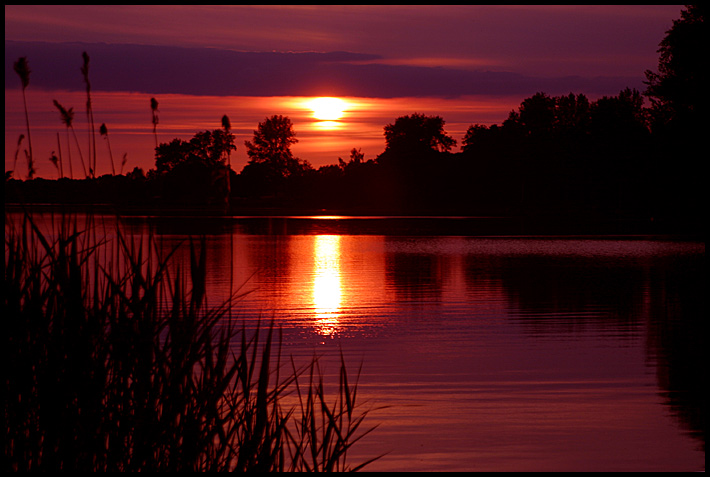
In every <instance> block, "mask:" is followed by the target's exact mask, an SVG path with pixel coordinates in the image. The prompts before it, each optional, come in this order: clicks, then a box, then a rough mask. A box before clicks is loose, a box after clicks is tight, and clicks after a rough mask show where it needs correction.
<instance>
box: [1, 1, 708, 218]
mask: <svg viewBox="0 0 710 477" xmlns="http://www.w3.org/2000/svg"><path fill="white" fill-rule="evenodd" d="M704 16H705V14H704V8H702V7H699V6H688V7H687V10H684V11H683V12H682V17H681V19H679V20H677V21H675V22H674V25H673V27H672V28H671V29H670V30H669V31H668V32H667V35H666V37H665V38H664V39H663V41H662V42H661V43H660V48H659V53H660V57H659V64H658V72H651V71H647V72H646V82H645V83H646V85H647V89H646V90H645V91H644V92H643V93H641V92H639V91H637V90H632V89H628V88H627V89H625V90H623V91H621V92H619V94H618V95H617V96H611V97H607V96H605V97H602V98H600V99H597V100H596V101H590V100H589V99H588V98H587V97H586V96H585V95H583V94H573V93H570V94H569V95H566V96H564V95H563V96H550V95H548V94H545V93H544V92H539V93H537V94H535V95H533V96H532V97H529V98H527V99H525V100H523V101H522V102H521V104H520V106H519V108H518V110H517V111H511V112H510V114H509V116H508V118H507V119H506V120H505V121H503V123H502V124H500V125H498V124H494V125H481V124H472V125H471V126H470V127H469V128H468V131H467V132H466V135H465V136H464V137H463V138H462V140H461V142H460V144H459V143H458V141H457V140H456V139H455V138H453V137H451V136H449V135H448V134H447V133H446V131H445V121H444V119H443V118H441V117H439V116H426V115H422V114H418V113H413V114H411V115H407V116H401V117H398V118H396V119H395V120H394V122H393V123H392V124H388V125H386V126H385V127H384V136H385V149H384V151H383V152H382V153H380V154H379V155H378V156H377V157H375V158H365V157H364V155H363V154H362V152H361V151H360V149H358V148H356V147H354V148H353V149H352V151H351V154H350V157H349V158H347V159H345V160H344V159H342V158H338V163H337V164H332V165H327V166H323V167H320V168H318V169H315V168H313V167H312V166H311V165H310V164H309V162H308V161H306V160H303V159H299V158H297V157H294V155H293V154H292V152H291V149H290V147H291V146H292V145H293V144H294V143H296V142H297V139H296V133H295V131H294V129H293V125H292V124H291V121H290V119H289V118H288V117H285V116H281V115H273V116H271V117H267V118H266V119H265V120H264V121H263V122H261V123H259V125H258V127H257V129H256V130H255V131H254V136H253V140H252V141H246V142H245V147H246V151H247V154H248V156H249V161H248V163H247V165H246V166H245V167H244V168H243V170H242V171H240V172H238V173H237V172H236V171H234V170H233V169H232V168H231V160H230V158H231V153H232V152H233V151H234V150H236V145H235V144H234V135H233V134H232V133H231V126H230V122H229V118H228V117H227V116H224V117H223V118H222V127H221V128H218V129H214V130H211V131H210V130H207V131H203V132H199V133H197V134H195V136H194V137H193V138H191V139H190V140H182V139H177V138H176V139H173V140H172V141H170V142H168V143H162V144H158V142H157V136H156V148H155V168H154V169H150V170H149V171H147V173H146V172H145V171H143V170H141V169H138V168H136V169H134V170H133V171H131V172H128V173H126V174H125V175H123V174H113V175H106V176H102V177H95V176H94V171H95V164H96V145H95V135H93V134H90V136H89V137H90V142H89V149H90V150H89V155H88V157H87V160H86V162H87V163H88V165H86V164H84V159H83V157H82V158H81V160H82V167H83V171H84V172H83V173H84V174H85V177H86V179H82V180H73V181H72V180H66V179H65V180H58V181H47V180H42V179H34V180H25V181H21V180H15V179H11V177H12V176H14V177H16V178H17V177H18V176H19V175H20V174H19V173H18V171H9V172H6V187H5V197H6V202H15V201H22V200H25V201H30V202H49V203H52V202H69V203H72V202H74V203H87V202H90V203H113V204H116V205H119V206H134V207H158V208H170V207H190V206H200V207H204V206H208V205H216V206H218V205H229V206H231V210H232V211H237V212H238V211H262V213H268V212H269V211H273V210H285V211H290V212H295V211H298V210H329V211H334V212H337V213H346V214H353V215H355V214H426V215H527V216H533V217H535V216H555V217H566V218H569V217H574V218H576V219H577V218H580V217H583V218H586V219H590V218H591V219H593V218H595V217H606V218H609V217H613V218H616V219H625V218H642V219H644V220H657V221H661V220H665V221H674V222H677V221H681V222H684V223H688V222H690V223H695V224H697V223H699V219H698V215H699V214H700V209H699V204H700V191H701V190H702V184H701V182H700V180H701V179H700V177H701V174H700V171H699V168H698V164H699V163H698V160H699V158H698V154H699V149H698V146H699V145H700V141H701V139H700V138H701V133H702V130H703V126H704V125H705V124H706V120H705V118H703V117H701V109H702V105H703V104H704V103H702V101H703V100H702V99H701V98H705V97H706V95H705V94H704V90H703V89H701V88H704V86H705V85H706V84H707V82H706V80H707V73H706V72H705V69H704V67H703V66H701V65H700V58H699V55H698V54H697V52H696V48H697V47H696V45H697V44H700V40H699V39H700V38H702V37H701V35H704V34H705V31H706V30H705V23H704ZM84 61H85V63H84V68H82V74H83V75H84V79H85V82H86V85H87V98H88V99H87V115H89V116H88V117H90V114H91V110H90V105H91V100H90V86H89V79H88V55H85V56H84ZM16 71H17V72H18V74H19V75H20V77H21V79H22V81H23V94H25V89H26V87H27V85H28V84H29V67H28V65H27V60H26V59H25V58H21V59H20V60H18V62H17V63H16ZM645 99H648V100H649V103H650V104H649V105H648V106H647V105H645ZM57 107H59V106H57ZM60 112H61V111H60ZM65 112H67V110H66V109H65ZM69 112H71V110H69ZM151 112H152V118H153V119H152V124H151V126H152V130H153V133H154V134H155V132H156V128H157V127H158V124H159V120H158V112H159V108H158V101H157V100H156V99H155V98H151ZM62 121H63V122H64V124H65V125H66V126H67V128H69V127H70V125H71V124H70V122H68V121H69V119H68V118H67V115H66V114H63V115H62ZM68 131H69V129H67V134H68ZM27 132H28V140H29V137H30V134H29V133H30V125H29V121H28V124H27ZM90 133H91V130H90ZM101 135H102V136H105V138H106V139H108V130H107V128H106V126H105V125H102V128H101ZM91 140H93V142H92V141H91ZM67 141H69V136H68V135H67ZM21 143H22V138H20V140H19V141H18V151H17V152H18V154H17V155H16V156H19V152H20V151H21ZM107 144H109V143H108V141H107ZM28 146H29V149H25V156H26V157H27V161H28V174H27V178H28V179H31V178H32V177H33V165H32V164H33V161H35V160H36V159H35V158H33V157H32V150H31V141H29V144H28ZM67 146H70V143H69V142H67ZM76 146H77V147H76V148H75V149H78V152H79V153H81V149H80V147H78V146H79V143H78V141H77V142H76ZM457 148H458V149H459V150H458V151H456V149H457ZM68 149H69V148H68ZM109 152H110V144H109ZM65 153H67V156H66V157H65V158H63V159H62V158H61V157H60V158H57V157H56V156H54V157H53V158H52V160H53V163H54V164H55V165H56V166H57V169H58V171H60V176H62V177H69V176H68V173H67V170H66V169H67V167H66V164H65V163H67V162H68V165H69V166H71V160H72V159H71V156H70V153H71V150H70V149H69V150H67V151H65ZM60 156H61V153H60ZM74 161H76V157H75V158H74ZM111 161H112V167H113V170H116V165H114V163H113V155H111ZM62 164H65V165H64V166H62ZM16 166H17V157H16ZM77 166H78V164H77ZM92 166H93V167H92ZM15 169H17V167H16V168H15ZM121 169H122V168H121ZM78 171H79V169H78V167H77V168H76V169H75V170H74V171H73V173H72V174H73V177H74V178H75V179H78V178H79V177H80V174H79V172H78Z"/></svg>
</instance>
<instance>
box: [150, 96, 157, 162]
mask: <svg viewBox="0 0 710 477" xmlns="http://www.w3.org/2000/svg"><path fill="white" fill-rule="evenodd" d="M150 112H151V115H152V122H153V136H155V148H156V149H158V100H157V99H155V98H150Z"/></svg>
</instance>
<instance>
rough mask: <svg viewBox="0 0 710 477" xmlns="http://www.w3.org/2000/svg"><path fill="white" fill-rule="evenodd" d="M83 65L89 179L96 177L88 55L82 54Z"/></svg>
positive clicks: (94, 137)
mask: <svg viewBox="0 0 710 477" xmlns="http://www.w3.org/2000/svg"><path fill="white" fill-rule="evenodd" d="M81 56H82V59H83V60H84V63H83V65H82V67H81V74H82V76H83V77H84V83H85V84H86V123H87V127H88V130H89V131H88V139H89V171H90V173H91V177H96V128H95V127H94V108H93V105H92V103H91V82H90V81H89V55H88V54H87V53H86V52H83V53H82V55H81Z"/></svg>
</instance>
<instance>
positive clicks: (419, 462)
mask: <svg viewBox="0 0 710 477" xmlns="http://www.w3.org/2000/svg"><path fill="white" fill-rule="evenodd" d="M6 220H7V215H6ZM47 220H49V219H47ZM101 220H104V221H105V222H106V223H112V221H113V220H115V219H113V218H111V217H109V216H106V217H103V218H101ZM492 221H493V222H494V221H495V219H473V218H448V219H436V218H402V217H390V218H384V217H364V218H343V217H330V218H314V217H271V218H249V217H228V218H205V217H202V218H198V217H188V218H185V217H181V218H153V217H131V218H124V219H121V222H122V227H123V230H124V231H126V232H127V233H128V234H129V235H134V236H135V237H144V236H146V235H147V233H148V232H151V233H152V234H154V236H155V237H156V238H157V243H158V244H159V248H160V249H161V250H163V251H166V252H167V251H171V250H173V249H175V247H178V246H179V248H178V249H177V250H178V251H177V253H176V255H175V257H176V259H177V260H179V261H180V260H185V261H186V264H187V263H189V262H188V260H189V247H186V246H184V244H185V241H186V239H187V238H189V237H191V236H193V237H196V236H200V235H201V236H204V238H205V242H204V244H205V247H206V252H207V260H208V272H207V275H208V283H207V289H208V293H209V300H210V303H212V304H214V305H218V304H220V303H221V302H222V301H223V300H225V299H226V297H227V296H228V295H229V293H230V290H233V289H236V288H238V287H239V288H240V290H241V291H244V292H248V293H246V294H245V296H244V297H243V298H241V299H240V300H239V301H238V303H237V304H236V305H235V307H234V308H233V309H232V314H231V315H232V319H233V320H236V321H238V322H240V323H241V322H245V323H247V324H248V325H249V326H252V325H254V324H255V323H256V322H257V321H259V320H262V321H268V320H271V319H273V320H274V322H275V323H276V324H277V326H278V327H280V328H281V329H282V330H283V354H284V355H291V356H294V358H295V359H296V360H297V361H299V360H300V361H303V362H305V361H308V360H309V359H310V358H311V357H312V356H313V355H314V354H317V355H319V356H321V357H322V358H321V359H322V365H323V368H324V370H325V373H326V375H327V376H328V375H330V376H332V375H334V374H335V373H337V372H338V368H337V364H338V361H337V360H338V359H339V355H340V353H341V351H342V353H343V355H344V356H345V359H346V363H347V364H348V369H349V370H351V372H352V374H353V375H354V374H356V372H357V369H358V367H359V366H360V365H361V364H362V371H361V375H360V380H359V391H358V399H359V400H361V401H366V404H364V405H365V406H371V407H372V408H373V411H372V412H371V413H370V414H369V415H368V418H367V419H366V421H365V424H369V425H377V426H378V427H377V429H376V430H375V431H374V432H373V433H371V434H369V435H368V436H366V437H365V438H364V439H363V440H362V441H361V442H359V443H357V444H356V445H355V447H354V448H353V451H352V453H351V454H350V457H351V460H350V461H351V463H355V462H356V461H358V460H366V459H367V458H369V457H372V456H375V455H379V454H381V453H383V452H387V454H386V455H385V456H384V457H382V458H381V459H379V460H378V461H376V462H374V463H373V464H371V465H369V466H368V467H366V470H370V471H380V470H381V471H704V470H705V408H706V391H705V381H706V379H707V374H706V371H705V370H706V365H705V363H706V360H707V352H706V330H707V325H706V319H707V314H706V306H705V296H706V288H707V284H706V268H705V243H704V242H698V241H689V240H679V239H672V238H668V237H650V236H633V237H628V236H625V237H595V236H564V237H561V236H554V237H553V236H530V235H512V234H508V230H506V232H505V234H492V233H490V232H491V231H492V230H495V229H496V227H495V226H494V225H495V224H492ZM498 229H499V230H504V228H500V227H498ZM96 230H103V231H108V232H105V233H106V235H107V238H109V239H110V238H111V237H110V235H111V232H110V230H111V227H110V226H107V227H105V228H104V227H103V226H101V227H97V229H96ZM180 244H183V245H180ZM382 406H385V407H384V408H383V409H379V407H382ZM366 427H367V426H366Z"/></svg>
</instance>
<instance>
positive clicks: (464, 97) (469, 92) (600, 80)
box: [5, 5, 683, 178]
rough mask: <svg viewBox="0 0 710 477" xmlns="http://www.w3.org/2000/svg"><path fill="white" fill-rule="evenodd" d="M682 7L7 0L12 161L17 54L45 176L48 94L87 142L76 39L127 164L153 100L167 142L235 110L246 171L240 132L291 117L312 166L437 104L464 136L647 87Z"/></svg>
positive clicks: (149, 154) (139, 159) (366, 145)
mask: <svg viewBox="0 0 710 477" xmlns="http://www.w3.org/2000/svg"><path fill="white" fill-rule="evenodd" d="M682 8H683V7H682V6H681V5H609V6H601V5H581V6H565V5H554V6H535V5H529V6H528V5H524V6H512V5H503V6H499V5H490V6H485V5H468V6H465V5H461V6H456V5H453V6H426V5H415V6H377V5H363V6H358V5H345V6H306V5H293V6H277V5H266V6H239V5H237V6H224V5H220V6H194V5H179V6H138V5H126V6H123V5H108V6H104V5H101V6H99V5H96V6H91V5H87V6H84V5H80V6H63V5H56V6H54V5H43V6H32V5H26V6H25V5H6V6H5V170H6V171H7V170H12V169H13V164H14V160H15V152H16V150H17V140H18V137H19V135H20V134H24V133H25V124H24V108H23V104H22V94H21V87H20V81H19V78H18V76H17V75H16V74H15V73H14V71H13V69H12V65H13V62H14V61H15V60H17V58H18V57H20V56H26V57H27V59H28V62H29V65H30V69H31V76H30V84H29V86H28V88H27V90H26V93H27V102H28V109H29V118H30V126H31V128H32V129H31V134H32V145H33V151H34V156H35V160H36V162H37V171H38V175H40V176H42V177H47V178H56V177H57V171H56V170H55V168H54V166H52V164H51V163H50V162H49V160H48V158H49V157H50V155H51V154H52V152H53V151H54V152H56V151H57V149H58V147H59V146H58V142H57V141H58V140H59V141H60V144H61V148H62V153H63V154H65V155H66V154H67V152H68V151H67V148H68V145H67V139H68V137H67V131H66V128H65V127H64V126H63V125H62V123H61V122H60V120H59V113H58V111H57V110H56V108H55V107H54V106H53V104H52V101H53V100H55V99H56V100H57V101H59V103H61V104H63V105H64V106H65V107H67V108H69V107H73V108H74V111H75V119H74V127H75V130H76V133H77V136H78V139H79V145H80V147H82V149H83V151H82V152H83V154H87V147H88V144H87V136H88V134H87V124H88V123H87V119H86V114H85V109H84V108H85V101H86V97H85V89H84V88H85V85H84V82H83V78H82V75H81V73H80V67H81V65H82V58H81V54H82V52H83V51H86V52H87V53H88V54H89V56H90V58H91V62H90V72H89V75H90V80H91V86H92V103H93V107H94V116H95V123H96V127H97V128H98V126H99V125H101V124H102V123H105V124H106V126H107V128H108V131H109V140H110V147H111V151H112V153H113V156H114V160H115V161H116V162H117V163H119V166H120V161H121V158H122V157H123V156H124V154H126V159H127V162H126V165H125V166H124V168H123V170H124V172H126V171H128V170H130V169H133V167H135V166H139V167H142V168H143V169H144V170H148V169H150V168H152V167H153V166H154V160H153V150H152V149H153V147H154V145H155V142H154V141H155V140H154V137H153V131H152V124H151V111H150V98H151V97H155V98H156V99H157V100H158V102H159V113H158V116H159V121H160V122H159V125H158V139H159V141H161V142H168V141H170V140H171V139H173V138H176V137H179V138H181V139H184V140H188V139H190V138H191V137H192V136H193V135H194V133H196V132H198V131H204V130H206V129H216V128H219V127H220V125H221V123H220V121H221V117H222V116H223V115H224V114H227V115H228V116H229V117H230V119H231V122H232V126H233V132H234V133H235V134H236V136H237V141H236V145H237V152H236V154H235V155H234V156H233V161H232V167H233V168H234V170H235V171H237V172H239V171H241V169H242V168H243V166H244V164H246V161H247V156H246V152H245V147H244V140H248V139H251V136H252V132H253V130H254V129H256V127H257V125H258V123H259V121H263V120H264V118H266V117H267V116H271V115H274V114H282V115H286V116H289V117H290V118H291V120H292V121H293V123H294V129H295V131H296V137H297V138H298V139H299V143H298V144H296V145H295V146H293V148H292V150H293V152H294V154H295V155H296V156H298V157H299V158H301V159H305V160H308V161H309V162H310V163H311V164H312V165H313V166H314V167H316V168H317V167H319V166H321V165H324V164H334V163H337V161H338V157H342V158H343V159H347V158H348V157H349V151H350V149H352V148H353V147H355V148H361V149H362V151H363V152H364V153H365V158H366V159H372V158H374V157H375V156H377V154H379V153H380V152H382V151H383V149H384V136H383V128H384V126H385V125H387V124H389V123H392V122H393V121H394V120H395V119H396V118H397V117H399V116H402V115H406V114H412V113H415V112H418V113H423V114H428V115H439V116H441V117H442V118H443V119H444V120H445V121H446V126H445V129H446V131H447V132H448V133H449V134H450V135H451V136H453V137H454V138H455V139H456V140H457V141H458V143H459V145H460V142H461V139H462V138H463V135H464V133H465V131H466V129H467V128H468V126H469V125H471V124H475V123H479V124H486V125H489V124H500V123H501V122H502V121H503V120H505V118H506V117H507V115H508V113H509V112H510V111H511V110H513V109H517V107H518V106H519V104H520V102H521V101H522V100H524V99H525V98H527V97H530V96H532V95H533V94H535V93H536V92H545V93H548V94H550V95H560V94H568V93H575V94H586V95H587V96H588V97H589V98H590V99H592V100H593V99H595V98H598V97H601V96H603V95H616V94H618V92H619V91H620V90H622V89H624V88H626V87H631V88H637V89H639V90H641V91H643V89H644V85H643V80H644V71H645V70H648V69H650V70H654V71H655V70H656V68H657V64H658V53H657V50H658V44H659V43H660V41H661V40H662V39H663V37H664V36H665V32H666V31H667V30H668V29H669V28H670V27H671V26H672V22H673V20H675V19H678V18H679V17H680V12H681V10H682ZM321 96H329V97H339V98H341V99H342V100H343V101H344V108H345V109H344V111H343V113H342V115H341V116H340V117H337V118H336V119H335V120H334V121H330V122H325V121H323V120H320V119H318V118H316V117H314V113H313V111H312V109H311V108H310V107H309V101H310V100H312V99H313V98H315V97H321ZM336 116H337V115H336ZM70 139H71V148H72V149H71V153H72V160H73V161H75V162H76V161H78V154H79V153H78V151H77V149H76V144H75V143H74V142H73V141H74V139H73V138H72V137H70ZM97 141H98V142H99V143H98V144H97V151H98V163H99V165H98V167H97V169H98V170H97V172H98V173H99V174H103V173H109V172H110V163H109V159H108V157H109V156H108V145H107V144H105V143H106V141H105V139H103V138H97ZM23 145H24V146H26V142H25V143H24V144H23ZM456 150H458V147H457V148H456ZM16 169H17V172H18V173H17V174H16V175H15V176H16V177H23V176H24V175H25V174H26V172H25V171H26V167H25V162H24V158H23V155H22V154H20V159H19V160H18V163H17V168H16Z"/></svg>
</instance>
